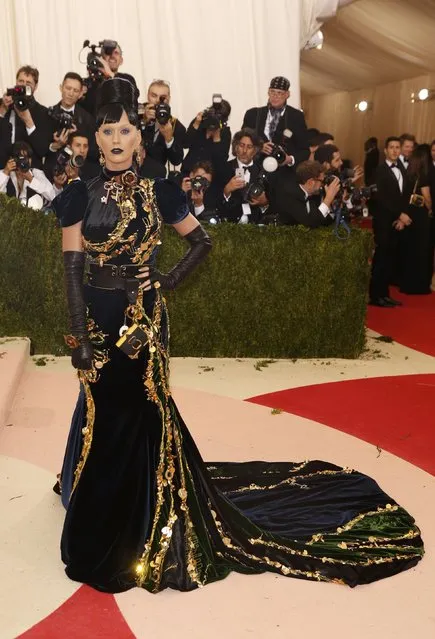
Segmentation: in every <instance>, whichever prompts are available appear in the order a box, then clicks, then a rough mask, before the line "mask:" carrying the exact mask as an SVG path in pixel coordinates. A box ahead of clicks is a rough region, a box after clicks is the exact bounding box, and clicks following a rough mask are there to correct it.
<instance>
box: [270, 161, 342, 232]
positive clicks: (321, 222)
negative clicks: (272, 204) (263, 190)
mask: <svg viewBox="0 0 435 639" xmlns="http://www.w3.org/2000/svg"><path fill="white" fill-rule="evenodd" d="M324 178H325V172H324V170H323V167H322V165H321V164H320V163H319V162H315V161H313V160H305V161H304V162H301V163H300V164H299V165H298V166H297V167H296V179H297V182H298V184H297V185H293V184H290V185H289V188H288V190H286V191H282V190H281V191H280V192H278V193H277V195H276V212H277V214H278V220H279V223H280V224H288V225H291V226H294V225H297V224H301V225H303V226H307V227H308V228H312V229H314V228H318V227H319V226H327V225H328V224H331V223H332V216H331V206H332V203H333V201H334V200H335V198H336V197H337V195H338V193H339V191H340V188H341V186H340V180H339V178H338V177H335V178H334V179H333V180H332V181H331V183H330V184H328V185H327V186H325V187H324V196H323V199H321V198H320V197H319V200H321V201H320V203H319V202H318V201H317V196H319V194H320V192H321V188H322V185H323V181H324Z"/></svg>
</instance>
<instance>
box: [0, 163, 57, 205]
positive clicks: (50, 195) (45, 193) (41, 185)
mask: <svg viewBox="0 0 435 639" xmlns="http://www.w3.org/2000/svg"><path fill="white" fill-rule="evenodd" d="M31 172H32V175H33V180H32V181H31V182H29V181H28V180H24V184H23V188H22V190H21V192H20V189H19V186H18V180H17V175H16V173H15V171H11V174H10V175H6V173H5V172H4V171H0V193H6V192H7V191H6V189H7V184H8V182H9V180H12V184H13V185H14V188H15V193H16V197H17V199H18V200H19V201H20V202H21V204H22V205H23V206H27V207H29V208H31V209H36V210H38V209H42V207H43V206H44V204H45V201H47V202H51V201H52V200H54V198H55V197H56V191H55V189H54V186H53V185H52V183H51V182H50V181H49V180H48V179H47V178H46V176H45V173H44V171H41V170H40V169H31ZM28 188H30V189H32V191H35V194H34V195H32V196H31V197H30V198H29V200H27V189H28Z"/></svg>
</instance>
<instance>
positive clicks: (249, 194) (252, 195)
mask: <svg viewBox="0 0 435 639" xmlns="http://www.w3.org/2000/svg"><path fill="white" fill-rule="evenodd" d="M267 187H268V179H267V172H266V171H260V173H259V174H258V175H257V177H256V178H255V180H254V181H253V182H250V183H249V184H247V185H246V186H245V188H244V189H243V191H242V195H243V200H244V202H250V201H251V200H253V199H256V198H258V197H260V195H262V194H263V193H266V191H267Z"/></svg>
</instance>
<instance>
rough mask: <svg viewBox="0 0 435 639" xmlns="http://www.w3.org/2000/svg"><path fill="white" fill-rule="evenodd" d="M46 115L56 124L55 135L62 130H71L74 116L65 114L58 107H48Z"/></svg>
mask: <svg viewBox="0 0 435 639" xmlns="http://www.w3.org/2000/svg"><path fill="white" fill-rule="evenodd" d="M48 115H49V116H50V117H51V118H53V120H55V121H56V122H57V129H56V132H57V133H60V131H63V129H71V128H72V127H73V125H74V116H73V115H72V114H71V113H65V111H62V109H59V108H58V107H55V106H54V107H49V108H48Z"/></svg>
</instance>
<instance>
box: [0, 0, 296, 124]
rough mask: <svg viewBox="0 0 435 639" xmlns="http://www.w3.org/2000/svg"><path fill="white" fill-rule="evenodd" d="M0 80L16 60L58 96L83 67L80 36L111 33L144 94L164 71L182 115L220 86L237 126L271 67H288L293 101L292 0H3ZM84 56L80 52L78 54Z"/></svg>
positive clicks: (274, 70)
mask: <svg viewBox="0 0 435 639" xmlns="http://www.w3.org/2000/svg"><path fill="white" fill-rule="evenodd" d="M1 6H2V20H1V21H0V42H2V55H1V56H0V86H1V90H2V91H4V89H5V88H6V87H10V86H12V85H13V84H14V81H15V72H16V70H17V68H18V67H19V66H20V65H22V64H32V65H34V66H36V67H37V68H38V69H39V72H40V82H39V87H38V92H37V98H38V99H39V101H40V102H42V103H43V104H46V105H50V104H53V103H55V102H57V101H58V99H59V90H58V86H59V84H60V82H61V80H62V78H63V76H64V74H65V73H66V72H67V71H77V72H79V73H80V74H81V75H86V69H85V65H84V64H80V62H79V60H78V53H79V50H80V48H81V47H82V44H83V41H84V40H85V39H87V38H89V39H90V40H91V42H94V43H95V42H98V41H99V40H102V39H103V38H113V39H115V40H118V41H119V42H120V44H121V46H122V48H123V50H124V65H123V66H122V67H121V70H124V71H125V72H127V73H131V74H132V75H133V76H134V77H135V78H136V80H137V82H138V86H139V88H140V90H141V98H142V99H145V90H146V87H147V85H148V84H149V82H150V81H151V80H153V79H155V78H163V79H165V80H169V81H170V83H171V90H172V104H173V110H174V113H175V114H176V115H177V116H178V117H179V118H180V119H181V121H182V122H184V123H188V122H189V121H190V120H191V119H192V118H193V117H194V116H195V115H196V114H197V112H198V111H199V110H200V109H202V108H204V107H206V106H207V105H209V104H210V102H211V96H212V94H213V93H217V92H219V93H222V94H223V97H224V98H227V99H228V100H229V101H230V103H231V105H232V107H233V112H232V115H231V118H230V125H231V128H232V130H233V131H236V130H237V129H238V128H239V127H240V125H241V122H242V117H243V113H244V111H245V110H246V109H247V108H249V107H251V106H255V105H259V104H264V103H265V101H266V98H267V87H268V83H269V80H270V78H271V77H273V76H275V75H285V76H287V77H288V78H289V79H290V81H291V84H292V96H291V99H290V102H291V103H292V104H293V105H294V106H299V104H300V102H299V100H300V91H299V32H300V11H299V9H300V0H273V2H271V1H270V0H255V1H253V0H219V2H216V0H201V1H200V2H198V0H181V1H176V0H123V1H122V2H120V0H38V1H37V2H36V1H35V0H2V2H1ZM83 55H84V58H85V57H86V53H84V54H83Z"/></svg>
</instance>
